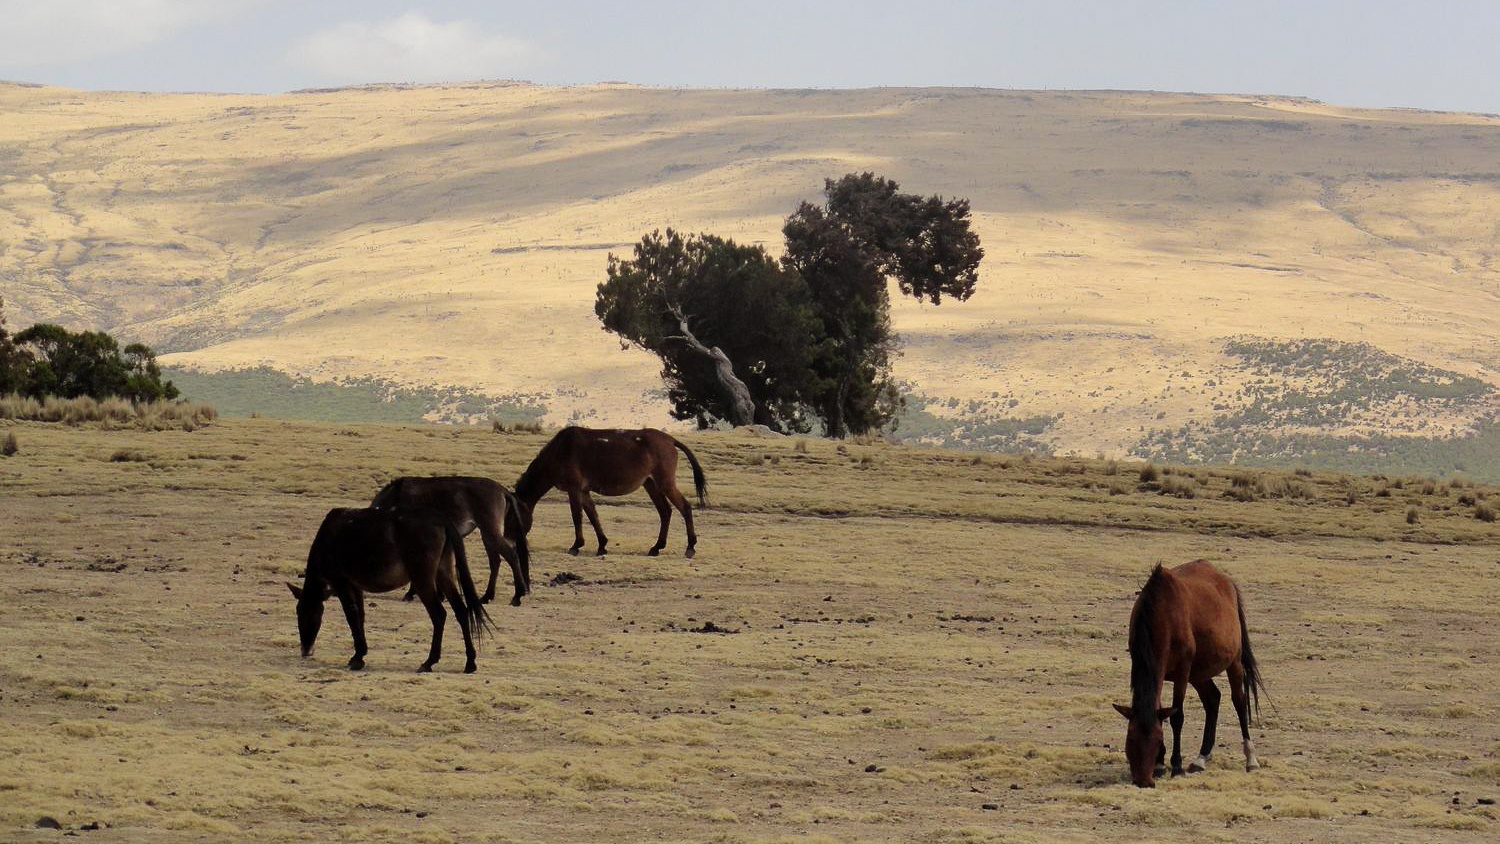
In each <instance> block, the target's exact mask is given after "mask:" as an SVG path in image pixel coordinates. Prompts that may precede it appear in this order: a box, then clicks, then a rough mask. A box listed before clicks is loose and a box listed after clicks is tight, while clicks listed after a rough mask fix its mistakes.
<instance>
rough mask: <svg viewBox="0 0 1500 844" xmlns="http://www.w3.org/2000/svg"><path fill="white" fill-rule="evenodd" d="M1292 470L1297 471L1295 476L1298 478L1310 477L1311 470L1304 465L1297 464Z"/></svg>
mask: <svg viewBox="0 0 1500 844" xmlns="http://www.w3.org/2000/svg"><path fill="white" fill-rule="evenodd" d="M1294 471H1295V472H1296V473H1297V477H1299V478H1310V477H1312V470H1311V469H1309V468H1307V467H1306V466H1298V467H1297V468H1296V469H1295V470H1294Z"/></svg>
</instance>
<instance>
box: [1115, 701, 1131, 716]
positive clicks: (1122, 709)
mask: <svg viewBox="0 0 1500 844" xmlns="http://www.w3.org/2000/svg"><path fill="white" fill-rule="evenodd" d="M1112 705H1113V706H1114V708H1115V711H1116V712H1118V713H1120V714H1121V715H1124V716H1125V717H1126V718H1127V719H1129V718H1130V707H1128V706H1125V705H1124V704H1121V703H1116V704H1112Z"/></svg>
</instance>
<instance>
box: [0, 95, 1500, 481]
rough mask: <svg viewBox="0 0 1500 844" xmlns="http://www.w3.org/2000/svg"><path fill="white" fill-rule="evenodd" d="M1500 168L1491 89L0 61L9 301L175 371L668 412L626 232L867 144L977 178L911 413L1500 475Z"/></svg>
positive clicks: (917, 357)
mask: <svg viewBox="0 0 1500 844" xmlns="http://www.w3.org/2000/svg"><path fill="white" fill-rule="evenodd" d="M1497 162H1500V117H1497V116H1494V115H1478V114H1449V113H1433V112H1420V111H1410V110H1370V109H1353V108H1342V107H1338V106H1332V105H1327V104H1324V103H1320V102H1315V101H1310V100H1304V99H1296V98H1287V97H1272V96H1265V97H1260V96H1211V95H1194V94H1168V93H1136V92H1117V91H1092V92H1082V91H1079V92H1040V91H1007V90H980V89H972V90H970V89H876V90H846V91H828V90H801V91H795V90H781V91H760V90H669V89H651V88H641V87H635V86H629V85H597V86H580V87H543V86H534V85H527V84H470V85H450V86H420V87H401V86H379V87H367V88H352V89H339V90H320V91H308V92H298V93H291V94H282V95H253V96H252V95H232V96H231V95H209V94H137V93H106V92H83V91H75V90H67V89H60V88H49V87H36V86H23V85H0V294H3V295H4V296H5V298H6V300H7V304H8V307H9V309H10V311H11V314H10V316H11V320H12V322H13V323H19V324H23V325H24V324H26V323H28V322H29V321H31V320H36V319H44V318H45V319H53V320H60V321H63V322H65V323H68V324H70V325H75V326H82V325H94V326H103V327H107V328H110V329H112V330H116V331H118V332H120V333H122V334H124V335H126V336H129V337H131V338H139V339H143V340H146V341H148V342H152V343H155V344H156V345H158V346H159V347H162V348H164V349H165V350H168V351H170V352H172V354H170V355H167V356H166V357H165V362H167V363H169V364H171V365H172V366H174V367H177V368H180V369H183V368H186V369H197V370H221V369H225V368H236V369H237V368H254V367H261V366H268V367H271V368H272V369H274V370H277V371H280V372H283V373H290V374H292V375H296V376H305V377H308V378H311V379H312V380H314V381H323V382H326V381H329V380H331V379H357V380H358V384H357V385H356V386H358V387H359V389H361V390H364V391H366V392H369V391H370V390H374V391H376V392H383V393H387V394H388V393H391V392H392V391H395V390H399V389H417V390H419V391H421V390H425V391H427V392H426V393H424V395H428V396H429V399H428V400H425V404H424V406H423V412H424V413H426V415H428V416H430V417H436V416H439V415H445V414H446V415H447V416H449V417H453V416H463V415H469V416H473V417H480V416H483V415H484V414H485V413H487V412H490V411H491V410H494V409H501V410H506V409H508V410H512V411H515V412H517V413H521V414H522V415H533V416H534V415H537V414H541V415H543V416H544V417H545V418H546V419H547V420H549V421H550V422H553V423H559V422H563V421H566V420H570V419H574V420H582V421H587V422H593V423H602V424H617V423H621V424H623V423H641V422H644V423H656V424H662V423H667V422H668V421H669V419H668V417H667V415H666V403H665V401H664V400H663V398H662V395H661V391H660V384H659V381H658V380H657V378H656V371H657V368H656V366H655V365H654V364H653V361H652V358H650V357H649V356H648V355H646V354H645V353H642V352H639V351H622V350H621V349H620V347H619V344H618V343H617V341H616V340H615V339H614V338H613V337H612V336H610V335H606V334H605V333H603V332H602V331H601V330H600V329H599V327H598V324H597V320H596V319H595V318H594V316H593V313H592V301H593V290H594V286H595V285H596V284H597V283H598V282H599V281H600V280H601V279H602V277H603V267H604V265H605V259H606V255H607V254H608V253H609V252H610V251H611V250H613V251H616V252H619V251H623V250H625V249H627V248H628V245H629V244H630V243H631V242H633V241H634V240H635V239H636V238H638V237H639V236H640V235H641V234H642V233H643V232H645V231H648V230H650V229H654V228H658V227H665V226H674V227H678V228H682V229H688V230H706V231H713V232H717V233H721V234H725V235H730V236H734V237H736V238H740V239H744V240H750V241H763V242H765V243H766V244H767V245H768V246H769V247H770V248H772V249H773V251H774V250H775V249H777V248H778V247H779V224H780V221H781V219H782V218H783V217H784V216H785V215H786V214H787V213H788V212H789V211H790V210H791V209H792V208H793V207H794V206H795V204H796V202H797V201H798V200H800V199H804V198H813V197H814V196H815V195H816V193H817V191H818V190H819V189H820V188H821V185H822V180H823V179H824V178H825V177H828V176H836V175H839V174H842V173H844V172H847V171H851V170H859V169H870V170H875V171H878V172H880V173H883V174H886V175H889V176H891V177H893V178H895V179H897V180H898V181H900V182H901V183H902V185H903V186H904V187H905V188H906V189H908V190H915V191H922V192H940V193H943V194H947V195H961V196H967V197H969V198H971V199H972V201H973V206H974V212H975V219H976V224H977V228H978V230H979V232H980V235H981V237H982V238H983V241H984V245H985V247H986V249H987V251H988V257H987V261H986V265H985V267H984V273H983V282H982V287H981V290H980V292H979V293H978V294H976V295H975V297H974V298H973V299H972V300H971V301H970V302H967V303H963V304H945V305H943V306H942V307H938V308H935V307H931V306H926V307H924V306H919V305H916V304H914V303H902V304H901V305H899V306H898V308H897V311H896V314H895V318H896V327H897V329H898V330H899V331H900V333H901V334H902V335H903V337H904V338H905V339H906V342H907V345H906V351H905V355H904V356H903V357H902V358H900V360H899V362H898V364H897V374H898V375H899V376H900V377H901V378H903V379H904V380H905V381H906V382H907V383H908V385H909V388H910V390H911V391H912V393H913V396H914V402H913V406H914V408H918V409H919V412H914V413H913V414H912V416H911V417H910V418H909V419H908V420H907V424H906V426H905V432H906V433H907V434H909V435H913V436H920V437H924V438H926V439H927V440H929V441H932V442H950V443H960V444H966V445H972V446H979V447H1008V448H1017V447H1031V448H1044V449H1050V450H1056V451H1063V452H1076V453H1080V454H1090V455H1092V454H1094V453H1096V452H1103V453H1106V454H1110V455H1122V454H1127V453H1138V454H1150V453H1157V454H1161V455H1164V456H1170V457H1173V458H1174V459H1215V460H1226V459H1238V460H1243V461H1257V460H1260V461H1281V462H1285V461H1287V460H1293V459H1309V460H1311V461H1312V462H1317V463H1322V464H1329V465H1340V464H1342V465H1348V464H1350V462H1351V461H1352V462H1353V464H1354V465H1355V467H1356V468H1385V467H1386V466H1388V465H1397V466H1407V467H1410V468H1421V469H1425V470H1431V471H1453V470H1454V469H1456V468H1460V467H1462V468H1466V469H1468V470H1469V471H1471V472H1478V473H1484V474H1489V475H1491V476H1495V477H1500V459H1497V458H1493V455H1494V454H1496V453H1500V428H1497V425H1496V424H1495V422H1494V419H1495V416H1496V414H1497V412H1500V392H1497V385H1500V264H1497V263H1496V251H1497V248H1500V222H1497V220H1500V172H1497V169H1496V168H1497V166H1500V165H1497ZM1300 341H1316V342H1314V343H1312V344H1308V343H1304V342H1300ZM256 377H257V378H263V374H262V375H257V376H256ZM236 378H237V376H235V377H229V378H222V377H221V378H219V379H218V380H216V381H215V380H213V379H209V380H207V381H204V382H202V383H203V384H205V385H206V386H205V387H204V389H208V390H211V391H212V390H218V391H224V392H230V393H232V392H235V391H237V390H238V391H241V392H242V391H243V390H244V387H243V386H242V385H237V384H236ZM257 383H261V382H259V381H258V382H257ZM1372 384H1383V385H1387V387H1382V388H1381V389H1378V390H1376V389H1372V388H1371V386H1370V385H1372ZM453 388H457V389H456V390H455V389H453ZM454 396H457V398H454ZM207 397H210V398H212V396H211V395H210V396H207ZM1351 455H1352V457H1351ZM1476 455H1477V457H1476ZM1484 455H1491V457H1490V458H1488V459H1490V460H1494V461H1495V462H1494V463H1476V460H1478V461H1482V460H1485V459H1486V458H1484Z"/></svg>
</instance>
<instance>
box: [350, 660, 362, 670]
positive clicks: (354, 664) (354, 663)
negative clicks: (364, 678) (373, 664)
mask: <svg viewBox="0 0 1500 844" xmlns="http://www.w3.org/2000/svg"><path fill="white" fill-rule="evenodd" d="M364 667H365V661H364V660H362V659H351V660H349V670H350V671H360V670H363V669H364Z"/></svg>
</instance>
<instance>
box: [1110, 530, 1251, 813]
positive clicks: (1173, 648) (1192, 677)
mask: <svg viewBox="0 0 1500 844" xmlns="http://www.w3.org/2000/svg"><path fill="white" fill-rule="evenodd" d="M1226 671H1227V672H1228V674H1229V696H1230V698H1231V699H1232V700H1233V701H1234V711H1235V713H1236V714H1237V715H1239V718H1240V736H1241V738H1243V739H1244V742H1245V745H1244V747H1245V770H1247V771H1253V770H1255V769H1256V768H1259V767H1260V763H1259V762H1257V761H1256V759H1255V748H1254V746H1252V745H1251V744H1250V704H1251V701H1252V700H1253V701H1254V703H1255V708H1256V711H1257V713H1258V712H1259V709H1260V693H1261V692H1263V691H1265V686H1264V685H1263V684H1262V683H1261V680H1260V668H1259V666H1257V665H1256V663H1255V654H1254V653H1253V652H1251V650H1250V633H1249V630H1248V629H1247V628H1246V627H1245V602H1244V601H1243V600H1242V599H1241V597H1240V590H1239V587H1238V586H1236V585H1235V583H1234V581H1232V580H1230V579H1229V578H1228V576H1226V575H1225V574H1224V573H1223V572H1221V571H1219V570H1218V569H1216V568H1214V567H1213V565H1212V564H1211V563H1209V562H1208V561H1207V560H1194V561H1193V562H1191V563H1187V564H1184V565H1181V566H1178V567H1177V568H1175V569H1164V568H1162V567H1161V566H1160V565H1158V566H1157V567H1156V568H1155V569H1153V570H1152V572H1151V577H1150V578H1149V579H1147V581H1146V585H1145V586H1143V587H1141V593H1140V596H1139V597H1137V598H1136V601H1135V609H1133V610H1132V611H1131V613H1130V692H1131V704H1130V706H1122V705H1120V704H1115V709H1116V711H1118V712H1119V713H1120V714H1121V715H1123V716H1125V718H1126V720H1128V721H1129V722H1130V726H1129V727H1128V728H1127V729H1126V732H1125V757H1126V759H1127V760H1129V762H1130V778H1131V779H1132V780H1133V781H1134V782H1135V784H1136V785H1138V786H1140V787H1142V788H1154V787H1155V786H1156V777H1157V776H1160V775H1161V774H1162V773H1163V772H1164V769H1163V768H1162V766H1161V763H1162V760H1163V758H1164V757H1165V755H1166V746H1165V744H1164V742H1163V738H1162V730H1161V722H1162V721H1163V720H1165V719H1167V718H1171V719H1172V776H1174V777H1175V776H1178V775H1179V774H1181V773H1182V772H1183V771H1182V701H1183V697H1184V696H1185V695H1186V694H1187V686H1188V684H1189V683H1191V684H1192V686H1193V688H1194V689H1197V690H1198V698H1199V700H1201V701H1202V702H1203V714H1204V718H1205V721H1206V723H1205V724H1204V727H1203V747H1202V749H1200V750H1199V751H1198V758H1197V759H1195V760H1193V764H1192V765H1191V766H1189V767H1188V771H1189V772H1197V771H1202V770H1203V769H1205V768H1207V767H1208V758H1209V755H1210V754H1212V753H1213V750H1214V732H1215V730H1216V729H1217V728H1218V721H1219V687H1218V686H1215V685H1214V679H1213V678H1215V677H1217V676H1218V675H1219V674H1220V673H1223V672H1226ZM1167 680H1171V681H1172V705H1171V706H1170V707H1163V706H1162V705H1161V691H1162V686H1163V685H1164V684H1165V683H1166V681H1167Z"/></svg>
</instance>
